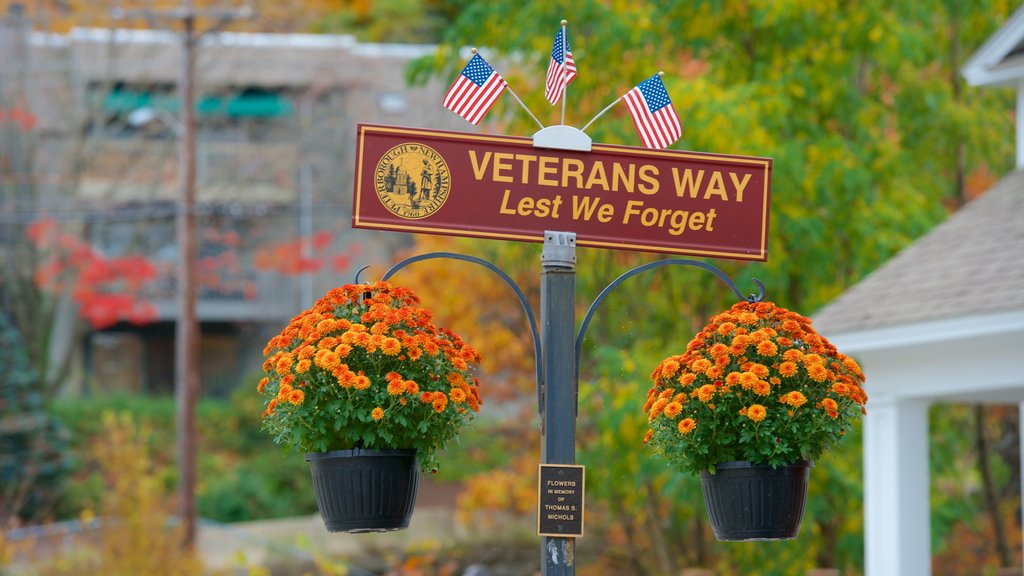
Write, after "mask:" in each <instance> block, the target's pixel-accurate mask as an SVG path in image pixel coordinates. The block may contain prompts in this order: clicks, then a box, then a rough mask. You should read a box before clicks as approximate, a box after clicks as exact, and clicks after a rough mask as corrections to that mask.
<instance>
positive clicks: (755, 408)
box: [747, 404, 768, 422]
mask: <svg viewBox="0 0 1024 576" xmlns="http://www.w3.org/2000/svg"><path fill="white" fill-rule="evenodd" d="M766 416H768V410H767V409H766V408H765V407H764V406H762V405H760V404H751V405H750V406H748V407H747V418H750V419H751V420H753V421H754V422H761V421H762V420H764V419H765V417H766Z"/></svg>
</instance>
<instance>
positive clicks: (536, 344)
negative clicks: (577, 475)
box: [356, 252, 542, 394]
mask: <svg viewBox="0 0 1024 576" xmlns="http://www.w3.org/2000/svg"><path fill="white" fill-rule="evenodd" d="M435 258H448V259H450V260H462V261H464V262H472V263H474V264H479V265H481V266H483V267H484V268H487V269H488V270H490V271H491V272H494V273H495V274H497V275H498V276H500V277H501V279H502V280H504V281H505V284H508V286H509V287H510V288H512V291H513V292H515V294H516V298H518V299H519V304H520V305H522V307H523V311H524V312H526V319H527V320H528V321H529V323H530V332H531V334H532V335H533V355H534V360H535V364H536V373H537V376H536V377H537V393H538V394H540V390H541V388H542V387H541V377H542V371H541V368H542V364H541V347H540V331H539V330H538V329H537V320H536V319H535V318H534V315H533V308H531V307H530V302H529V300H527V299H526V294H524V293H523V291H522V289H521V288H519V285H518V284H516V282H515V280H513V279H512V277H511V276H509V275H508V274H506V273H505V271H504V270H502V269H501V268H498V267H497V266H495V265H494V264H492V263H491V262H488V261H487V260H484V259H482V258H477V257H476V256H466V255H465V254H456V253H454V252H430V253H428V254H420V255H418V256H411V257H409V258H406V259H405V260H402V261H401V262H399V263H398V264H395V265H394V266H392V267H391V269H390V270H388V271H387V272H386V273H385V274H384V276H382V277H381V281H385V282H386V281H387V280H388V278H391V277H392V276H394V275H395V273H397V272H398V271H399V270H401V269H402V268H405V267H406V266H408V265H409V264H413V263H415V262H419V261H421V260H432V259H435ZM365 269H366V268H365V267H364V268H362V269H360V270H359V272H360V273H361V272H362V271H363V270H365ZM356 282H357V283H358V282H359V274H358V273H357V274H356Z"/></svg>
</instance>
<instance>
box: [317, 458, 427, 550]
mask: <svg viewBox="0 0 1024 576" xmlns="http://www.w3.org/2000/svg"><path fill="white" fill-rule="evenodd" d="M306 462H309V467H310V471H311V472H312V474H313V490H314V491H315V492H316V504H317V507H318V508H319V509H320V516H321V517H322V518H323V520H324V526H325V527H326V528H327V530H328V531H329V532H389V531H392V530H402V529H404V528H408V527H409V520H410V519H411V518H412V511H413V507H414V506H415V504H416V489H417V487H418V486H419V478H420V476H419V465H418V464H417V463H416V451H415V450H366V449H362V448H355V449H353V450H335V451H332V452H311V453H308V454H306Z"/></svg>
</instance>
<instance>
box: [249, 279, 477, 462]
mask: <svg viewBox="0 0 1024 576" xmlns="http://www.w3.org/2000/svg"><path fill="white" fill-rule="evenodd" d="M263 354H264V357H265V360H264V362H263V370H264V372H265V373H266V376H265V377H264V378H263V379H262V380H261V381H260V383H259V384H258V387H257V391H258V392H259V393H260V394H261V395H263V397H264V398H265V404H264V411H263V418H264V424H265V428H267V429H269V430H270V431H271V432H272V434H274V437H275V439H277V440H278V441H279V442H281V443H282V444H286V445H292V446H294V447H296V448H299V449H301V450H303V451H307V452H311V451H326V450H335V449H347V448H351V447H354V446H355V445H361V446H364V447H367V448H373V447H377V448H417V449H418V450H420V451H421V455H420V457H421V462H423V461H424V458H428V459H429V458H432V454H433V450H434V449H436V448H438V447H440V445H443V443H444V441H446V440H448V439H450V438H451V437H453V436H454V434H455V433H456V432H457V430H458V428H459V427H460V426H461V425H462V423H463V422H464V421H466V420H467V419H468V418H469V416H470V414H471V413H474V412H477V411H479V410H480V406H481V404H482V403H483V402H482V400H481V398H480V392H479V383H478V381H477V380H476V378H474V377H473V376H472V373H471V370H470V364H471V363H477V362H479V360H480V356H479V354H478V353H477V351H476V350H474V349H473V348H472V347H470V346H468V345H467V344H465V343H464V342H463V341H462V339H461V338H460V337H459V336H458V335H456V334H454V333H453V332H451V331H450V330H447V329H444V328H439V327H437V326H435V325H434V323H433V318H432V315H431V313H430V311H428V310H427V309H425V308H422V307H421V306H420V305H419V298H418V297H416V295H415V294H413V292H412V291H411V290H409V289H407V288H401V287H392V286H391V285H390V284H388V283H385V282H378V283H374V284H350V285H346V286H342V287H339V288H335V289H334V290H331V291H330V292H328V293H327V294H326V295H325V296H324V297H323V298H321V299H320V300H319V301H317V302H316V304H314V305H313V307H311V308H310V309H309V310H306V311H304V312H303V313H301V314H300V315H298V316H297V317H295V318H294V319H293V320H292V321H291V322H290V323H289V324H288V326H286V327H285V328H284V329H283V330H282V331H281V333H280V334H278V335H277V336H275V337H273V338H271V339H270V341H269V342H268V343H267V346H266V348H265V349H264V350H263ZM424 436H425V437H426V438H425V439H423V438H421V437H424Z"/></svg>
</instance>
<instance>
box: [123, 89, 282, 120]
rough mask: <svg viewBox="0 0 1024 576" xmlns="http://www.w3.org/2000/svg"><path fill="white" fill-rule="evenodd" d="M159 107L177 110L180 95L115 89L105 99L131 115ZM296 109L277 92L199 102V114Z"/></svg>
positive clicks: (273, 113)
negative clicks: (145, 109) (142, 109)
mask: <svg viewBox="0 0 1024 576" xmlns="http://www.w3.org/2000/svg"><path fill="white" fill-rule="evenodd" d="M147 107H150V108H157V109H160V110H166V111H167V112H171V113H177V112H178V109H179V103H178V98H177V96H153V95H152V94H150V93H148V92H140V91H134V90H115V91H113V92H110V93H108V94H107V96H106V98H105V99H104V100H103V109H104V110H105V111H107V112H112V113H123V114H129V113H131V112H132V111H133V110H138V109H139V108H147ZM294 111H295V106H294V105H293V104H292V101H291V99H289V98H286V97H283V96H279V95H277V94H238V95H236V96H232V97H230V98H223V97H220V96H207V97H205V98H200V99H198V101H197V102H196V114H198V115H200V116H229V117H232V118H243V117H255V118H274V117H277V116H289V115H291V114H292V113H293V112H294Z"/></svg>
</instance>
